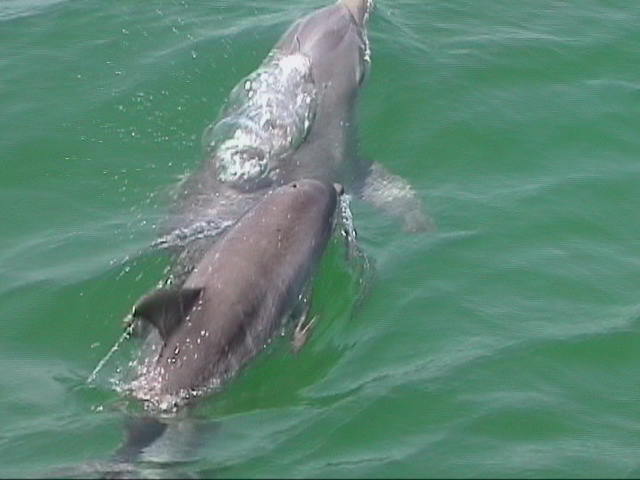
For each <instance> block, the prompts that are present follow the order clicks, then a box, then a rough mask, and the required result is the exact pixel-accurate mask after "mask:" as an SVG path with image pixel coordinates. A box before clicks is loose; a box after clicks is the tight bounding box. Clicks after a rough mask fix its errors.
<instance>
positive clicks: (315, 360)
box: [0, 0, 640, 478]
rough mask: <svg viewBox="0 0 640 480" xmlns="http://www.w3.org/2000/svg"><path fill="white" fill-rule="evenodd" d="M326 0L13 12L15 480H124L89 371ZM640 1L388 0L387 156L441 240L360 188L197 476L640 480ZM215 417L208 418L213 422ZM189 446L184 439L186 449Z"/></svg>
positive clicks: (363, 138) (208, 405) (376, 120)
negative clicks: (302, 300) (92, 479)
mask: <svg viewBox="0 0 640 480" xmlns="http://www.w3.org/2000/svg"><path fill="white" fill-rule="evenodd" d="M325 4H326V2H324V1H322V0H303V1H297V2H294V1H291V0H268V1H267V0H261V1H256V0H253V1H246V2H226V1H211V2H198V1H191V0H184V1H173V0H171V1H170V0H159V1H156V2H152V3H148V2H147V3H145V2H142V3H140V2H138V3H129V2H90V1H87V0H74V1H71V0H40V1H38V0H36V1H34V0H0V72H1V79H2V80H1V81H0V111H1V112H2V118H3V120H2V127H1V128H0V162H1V163H0V165H1V169H2V174H1V175H0V211H1V212H2V217H1V218H2V221H1V225H2V229H1V232H0V318H1V319H2V322H3V323H2V327H3V334H2V335H1V336H0V366H1V367H2V368H1V370H0V412H2V414H3V417H2V418H3V426H2V429H1V431H0V460H1V461H0V477H8V476H16V477H22V478H24V477H40V476H56V475H58V474H60V472H63V474H64V475H69V476H73V475H77V476H81V475H93V476H100V475H101V474H103V473H104V472H105V471H107V470H108V468H109V458H110V457H111V455H112V454H113V452H114V451H115V450H116V449H117V448H118V447H119V445H121V444H122V442H123V439H124V435H125V433H124V427H123V425H124V423H125V419H126V418H127V417H128V416H130V415H131V414H132V413H134V412H136V411H137V410H136V409H137V408H138V406H137V405H136V403H135V402H133V401H131V400H130V399H127V398H125V397H123V395H121V394H120V393H118V392H117V391H116V390H115V389H114V388H112V385H111V384H110V383H109V382H108V381H101V382H97V384H92V385H90V384H87V378H88V377H89V375H90V374H91V372H92V371H93V369H94V368H95V366H96V365H97V364H98V362H99V361H100V360H101V359H102V358H103V357H104V356H105V355H106V354H107V352H108V351H109V350H110V348H111V347H112V346H113V344H114V343H115V341H116V340H117V339H118V337H119V336H120V334H121V332H122V325H121V320H122V318H123V317H124V316H125V315H126V314H127V313H128V312H129V310H130V309H131V306H132V304H133V303H134V302H135V300H136V299H137V298H138V297H139V296H140V295H141V294H143V293H145V292H147V291H148V290H150V289H151V288H153V287H155V286H156V285H158V283H159V282H161V281H162V280H163V279H164V278H165V277H166V272H167V267H168V266H169V265H170V258H169V256H168V255H167V254H166V252H163V251H159V250H157V249H153V248H151V245H152V244H153V242H154V241H155V240H156V239H157V238H158V237H159V235H160V233H159V232H160V230H161V225H162V222H163V219H164V218H165V216H166V212H167V210H168V209H169V208H170V207H171V191H172V188H173V187H175V185H176V183H177V182H178V181H179V180H180V179H181V178H182V177H183V176H184V175H185V174H187V173H189V172H192V171H194V170H195V169H196V168H197V166H198V164H199V161H200V159H201V156H202V154H201V152H202V146H201V137H202V133H203V132H204V130H205V128H206V127H207V125H209V124H210V123H211V122H212V121H213V120H214V119H215V118H216V116H217V113H218V111H219V109H220V108H221V107H222V105H223V104H224V100H225V98H226V96H227V94H228V93H229V91H230V90H231V88H232V87H233V86H234V85H235V84H236V83H237V82H238V81H239V80H240V79H241V78H243V77H244V76H245V75H247V74H248V73H249V72H251V71H252V70H253V69H255V68H256V67H257V66H258V65H259V64H260V62H261V61H262V59H263V58H264V56H265V55H266V54H267V52H268V51H269V49H270V48H271V46H272V45H273V44H274V43H275V41H276V40H277V39H278V38H279V36H280V35H281V34H282V33H283V32H284V31H285V30H286V28H287V27H288V26H289V24H290V23H291V22H292V21H294V20H295V19H296V18H298V17H300V16H301V15H304V14H306V13H308V12H310V11H312V10H314V9H316V8H319V7H321V6H323V5H325ZM639 24H640V3H638V2H632V1H629V0H626V1H623V0H611V1H596V0H582V1H580V2H578V1H576V0H573V1H571V0H569V1H557V0H540V1H538V2H528V3H522V2H520V3H517V2H504V1H498V0H489V1H483V2H480V1H475V2H474V1H468V0H452V1H449V2H445V3H443V2H433V1H429V0H395V1H392V0H378V1H377V2H376V9H375V10H374V12H373V14H372V16H371V18H370V23H369V26H370V40H371V61H372V64H371V74H370V76H369V78H368V80H367V82H366V85H365V87H364V89H363V91H362V95H361V97H360V103H359V110H358V123H359V130H360V150H361V153H362V154H363V155H366V156H368V157H370V158H372V159H374V160H376V161H379V162H381V163H382V164H384V165H385V166H386V167H387V168H388V169H389V170H391V171H392V172H394V173H396V174H398V175H401V176H403V177H405V178H407V179H408V180H409V181H410V182H411V184H412V185H413V186H414V188H415V189H416V191H417V193H418V195H419V197H420V198H421V200H422V202H424V204H425V206H426V209H427V211H428V213H429V216H430V218H431V219H432V222H433V224H434V225H435V228H434V229H432V230H430V231H428V232H421V233H407V232H405V231H403V229H402V228H401V225H400V223H399V222H398V221H397V220H396V219H394V218H391V217H388V216H386V215H385V214H384V213H381V212H380V211H378V210H376V209H374V208H373V207H371V206H370V205H368V204H366V203H363V202H359V201H358V200H357V199H356V200H354V202H353V211H354V218H355V223H356V227H357V229H358V234H359V242H360V245H361V247H362V249H363V250H364V251H365V252H366V254H367V256H368V258H370V260H371V263H372V268H373V273H372V274H371V277H372V280H371V284H370V286H369V288H368V290H367V295H366V297H365V298H364V299H363V301H362V302H361V303H358V302H357V301H356V297H358V294H359V293H360V292H361V289H360V287H359V285H358V281H357V279H354V277H353V274H352V273H351V272H350V270H349V268H348V266H347V265H346V264H345V262H344V259H343V258H342V255H341V251H340V247H339V245H337V244H332V246H331V247H330V248H329V251H328V252H327V256H326V257H325V259H324V260H323V263H322V265H321V269H320V272H319V275H318V278H317V279H316V284H315V297H314V310H316V311H317V313H318V314H319V322H318V327H317V328H316V331H315V332H314V334H313V336H312V338H311V339H310V341H309V343H308V344H307V345H306V346H305V348H304V349H303V350H302V351H301V352H300V353H299V354H298V355H297V356H296V357H293V356H292V355H291V354H290V352H289V349H288V345H287V339H286V338H285V339H282V340H281V341H277V342H275V343H274V345H272V346H270V348H269V349H268V350H267V351H266V352H264V354H263V355H261V356H260V357H259V358H258V359H256V361H255V362H253V364H252V365H250V366H249V367H248V368H247V369H245V370H243V372H242V373H241V374H240V375H239V376H238V377H237V378H236V379H234V380H233V381H232V382H231V383H230V384H229V385H228V386H227V387H226V388H225V389H224V390H223V391H222V392H220V393H219V394H216V395H212V396H211V398H210V399H208V400H207V401H206V402H205V403H204V404H203V405H201V406H200V408H199V411H198V417H199V419H200V421H201V422H202V423H204V424H210V426H211V425H215V428H211V429H209V430H211V431H209V432H208V435H205V436H203V437H202V438H203V440H202V441H201V442H200V443H201V444H200V445H199V448H198V452H197V454H194V455H193V457H194V458H189V459H188V460H184V459H182V460H183V461H180V462H177V463H169V464H162V465H157V464H153V465H149V464H141V465H139V468H140V470H139V472H138V474H140V475H148V476H154V475H156V476H171V475H179V476H188V477H254V478H255V477H258V478H264V477H274V478H276V477H277V478H291V477H323V478H326V477H377V478H389V477H465V478H468V477H520V478H523V477H529V478H530V477H542V478H557V477H581V478H593V477H609V478H637V477H638V476H640V456H639V455H638V451H639V448H640V402H639V401H638V399H639V396H640V393H639V392H640V242H639V241H638V234H639V232H640V228H639V227H640V214H639V213H638V205H640V161H639V160H640V127H639V126H640V55H639V53H638V51H639V50H638V45H640V29H638V25H639ZM205 426H206V425H205ZM175 443H176V444H179V443H180V440H179V439H177V440H176V442H175Z"/></svg>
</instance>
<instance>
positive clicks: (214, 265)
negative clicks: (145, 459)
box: [132, 180, 338, 408]
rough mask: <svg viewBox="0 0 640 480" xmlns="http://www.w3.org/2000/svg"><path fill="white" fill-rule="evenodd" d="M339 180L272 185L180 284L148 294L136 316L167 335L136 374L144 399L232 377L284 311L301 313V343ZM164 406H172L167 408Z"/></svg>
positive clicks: (200, 389)
mask: <svg viewBox="0 0 640 480" xmlns="http://www.w3.org/2000/svg"><path fill="white" fill-rule="evenodd" d="M337 189H338V187H336V186H332V185H327V184H325V183H322V182H319V181H317V180H299V181H296V182H292V183H290V184H287V185H284V186H282V187H279V188H277V189H275V190H273V191H271V192H270V193H268V194H267V195H266V196H265V197H264V198H263V199H262V200H261V201H260V202H259V203H258V204H257V205H256V206H255V207H254V208H252V209H251V210H250V211H249V212H248V213H247V214H245V215H244V216H243V217H242V218H241V219H240V220H239V221H238V222H237V223H236V224H235V225H234V226H232V227H231V228H229V229H228V230H227V231H226V232H225V233H224V235H223V236H222V237H220V238H219V239H218V241H216V242H215V243H214V244H213V246H212V247H211V248H210V249H209V250H208V251H207V252H206V253H205V254H204V256H203V257H202V259H201V260H200V261H199V263H198V264H197V265H196V266H195V268H194V269H193V271H192V272H191V273H190V274H189V276H188V277H187V278H186V280H185V282H184V283H183V284H182V285H181V286H180V287H179V288H168V289H159V290H156V291H154V292H152V293H150V294H149V295H147V296H145V297H143V298H142V299H141V300H140V301H139V302H138V303H137V304H136V305H135V307H134V309H133V313H132V317H133V318H134V319H141V320H144V321H146V322H148V323H150V324H152V325H153V326H155V328H156V329H157V331H158V333H159V334H160V337H161V339H162V346H161V348H160V349H159V352H158V354H157V358H154V359H151V361H150V362H148V364H147V365H146V367H145V368H143V372H142V374H141V376H140V378H138V379H137V380H135V381H134V382H133V385H132V391H133V393H134V395H136V396H138V397H139V398H142V399H146V400H151V401H152V403H156V404H158V405H171V404H174V405H178V404H180V403H183V402H185V401H188V400H189V399H190V398H192V397H195V396H198V395H200V394H202V393H205V392H206V391H208V390H209V389H210V388H212V387H215V386H217V385H219V384H220V383H221V382H223V381H224V380H225V379H227V378H229V377H231V376H232V375H233V374H234V373H236V372H237V371H238V369H239V368H240V367H241V366H243V365H244V364H245V363H246V362H247V361H248V360H249V359H251V358H252V357H253V356H254V355H256V354H257V353H258V352H259V351H261V350H262V349H263V348H264V347H265V345H266V344H267V343H268V342H269V341H270V340H271V338H272V337H273V335H274V332H275V331H276V330H277V329H278V328H280V327H282V325H283V320H284V319H286V318H287V317H288V316H291V315H293V314H298V316H299V317H300V319H299V323H298V327H297V328H296V334H295V338H294V349H297V348H299V347H300V346H301V345H302V344H303V343H304V340H305V339H306V335H308V332H309V330H308V328H309V326H310V325H311V323H312V322H306V314H307V312H308V308H307V306H306V305H307V304H306V303H305V295H306V293H307V292H308V287H309V283H310V279H311V277H312V276H313V274H314V272H315V270H316V267H317V265H318V263H319V260H320V257H321V255H322V254H323V252H324V249H325V247H326V246H327V242H328V240H329V238H330V236H331V233H332V230H333V225H334V216H335V212H336V207H337V204H338V191H337ZM163 408H164V407H163Z"/></svg>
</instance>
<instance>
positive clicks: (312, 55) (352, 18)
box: [275, 0, 373, 105]
mask: <svg viewBox="0 0 640 480" xmlns="http://www.w3.org/2000/svg"><path fill="white" fill-rule="evenodd" d="M372 6H373V1H372V0H339V1H338V2H337V3H336V4H334V5H330V6H328V7H325V8H322V9H320V10H317V11H315V12H313V13H311V14H310V15H308V16H306V17H304V18H302V19H300V20H299V21H298V22H296V23H295V24H294V25H293V26H292V27H291V28H290V29H289V31H288V32H287V33H286V34H285V35H284V36H283V38H282V39H281V40H280V42H279V43H278V44H277V45H276V47H275V48H276V50H278V51H280V52H282V53H284V54H293V53H301V54H303V55H305V56H307V57H308V58H309V59H310V60H311V70H312V76H313V79H314V81H315V82H316V84H317V85H318V86H320V87H321V88H323V87H329V86H330V87H331V88H329V89H327V91H325V92H324V95H325V96H326V95H330V96H331V98H328V99H326V98H325V101H327V100H328V101H329V102H333V104H334V105H335V104H343V102H350V101H353V99H354V98H355V96H356V94H357V91H358V88H359V87H360V85H361V84H362V82H363V81H364V79H365V77H366V75H367V72H368V70H369V63H370V58H369V41H368V36H367V19H368V16H369V12H370V10H371V8H372Z"/></svg>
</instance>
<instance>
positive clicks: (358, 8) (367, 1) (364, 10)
mask: <svg viewBox="0 0 640 480" xmlns="http://www.w3.org/2000/svg"><path fill="white" fill-rule="evenodd" d="M338 3H341V4H342V5H344V6H345V7H347V8H348V9H349V11H350V12H351V15H353V18H355V19H356V22H358V25H360V26H362V25H363V24H364V23H365V22H366V20H367V17H368V16H369V12H370V11H371V10H372V9H373V0H338Z"/></svg>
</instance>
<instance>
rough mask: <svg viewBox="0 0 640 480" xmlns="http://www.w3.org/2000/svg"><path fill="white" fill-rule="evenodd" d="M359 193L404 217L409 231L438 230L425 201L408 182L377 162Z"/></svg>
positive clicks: (375, 204)
mask: <svg viewBox="0 0 640 480" xmlns="http://www.w3.org/2000/svg"><path fill="white" fill-rule="evenodd" d="M360 194H361V197H362V199H363V200H365V201H366V202H368V203H370V204H371V205H373V206H375V207H378V208H381V209H383V210H384V211H386V212H387V213H389V214H391V215H393V216H396V217H402V219H403V220H404V229H405V230H407V231H410V232H423V231H430V230H434V229H435V225H434V223H433V220H432V219H431V218H429V216H428V215H426V214H425V213H424V208H423V205H422V202H421V201H420V199H419V198H418V194H417V193H416V191H415V190H414V189H413V187H412V186H411V185H410V184H409V182H407V181H406V180H405V179H404V178H402V177H400V176H398V175H394V174H393V173H391V172H389V171H388V170H387V169H386V168H385V167H384V166H382V165H381V164H380V163H378V162H374V163H372V165H371V167H370V170H369V174H368V175H367V178H366V179H365V181H364V183H363V185H362V189H361V192H360Z"/></svg>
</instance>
